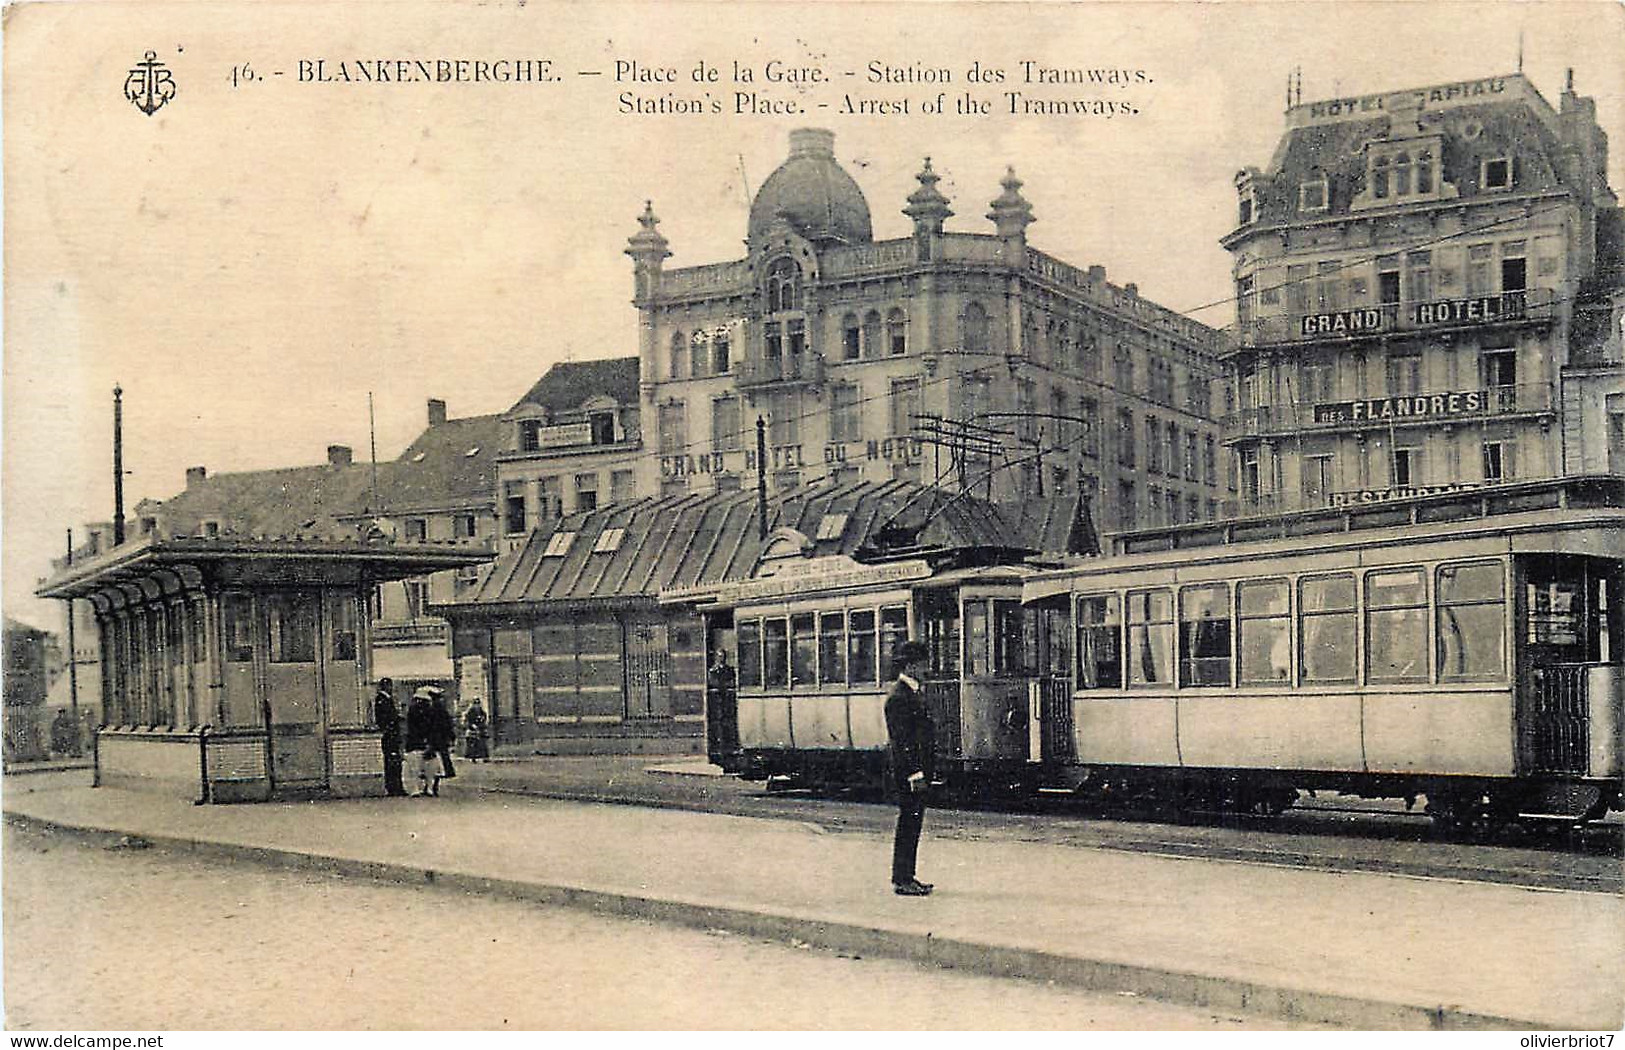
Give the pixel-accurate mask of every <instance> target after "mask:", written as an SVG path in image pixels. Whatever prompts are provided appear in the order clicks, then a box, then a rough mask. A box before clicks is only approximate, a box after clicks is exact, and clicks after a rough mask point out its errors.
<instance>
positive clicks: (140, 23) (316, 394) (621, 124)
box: [0, 0, 1625, 627]
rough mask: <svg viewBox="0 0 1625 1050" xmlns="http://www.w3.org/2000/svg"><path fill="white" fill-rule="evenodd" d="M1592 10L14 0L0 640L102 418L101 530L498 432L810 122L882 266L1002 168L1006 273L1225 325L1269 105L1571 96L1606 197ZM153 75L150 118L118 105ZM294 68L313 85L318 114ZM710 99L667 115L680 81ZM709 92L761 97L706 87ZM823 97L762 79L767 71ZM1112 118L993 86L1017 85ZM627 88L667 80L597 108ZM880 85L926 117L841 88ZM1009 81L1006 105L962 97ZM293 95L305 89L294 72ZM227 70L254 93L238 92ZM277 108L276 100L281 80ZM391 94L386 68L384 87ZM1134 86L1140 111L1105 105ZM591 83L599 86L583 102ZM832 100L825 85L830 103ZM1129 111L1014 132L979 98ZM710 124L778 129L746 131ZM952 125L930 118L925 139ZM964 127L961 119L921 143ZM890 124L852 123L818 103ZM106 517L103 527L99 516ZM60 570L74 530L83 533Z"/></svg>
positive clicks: (1618, 87) (84, 513) (1614, 53)
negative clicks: (1030, 249) (1228, 249)
mask: <svg viewBox="0 0 1625 1050" xmlns="http://www.w3.org/2000/svg"><path fill="white" fill-rule="evenodd" d="M1621 11H1622V9H1621V7H1620V6H1619V5H1618V4H1615V3H1603V2H1583V3H1580V2H1576V3H1555V2H1551V3H1538V2H1537V3H1523V4H1503V3H1494V4H1484V5H1477V4H1467V3H1461V4H1444V3H1428V4H1406V3H1397V2H1392V3H1371V4H1365V3H1303V4H1294V3H1265V4H1252V3H1204V4H1196V3H1169V4H1153V3H1133V2H1120V3H1110V4H1084V3H1079V4H1068V3H1035V4H1014V3H1009V4H1007V3H930V2H918V3H902V4H879V3H851V4H847V3H833V2H830V3H771V4H745V3H732V2H728V3H695V4H674V3H667V4H595V5H586V4H568V5H567V4H556V3H538V2H529V3H523V4H515V3H507V4H503V3H478V4H475V3H470V4H436V5H417V4H411V3H322V4H303V3H301V4H293V3H221V2H213V0H201V2H195V3H185V4H166V3H142V4H139V5H136V4H125V3H40V4H27V3H25V4H16V5H12V6H10V7H7V8H6V9H5V20H4V25H3V30H0V31H3V34H4V192H5V198H4V199H5V205H4V225H5V256H4V282H5V316H4V337H5V342H4V391H3V409H4V414H3V445H0V458H3V481H0V507H3V509H0V530H3V531H0V577H3V583H4V589H3V594H0V607H3V608H4V611H5V613H6V614H7V615H13V616H18V617H21V618H23V619H26V620H29V621H31V622H35V623H38V624H41V625H42V626H47V627H51V626H54V625H56V624H57V623H58V621H59V617H60V613H59V611H58V610H57V609H55V608H53V605H52V603H48V602H43V601H41V600H38V599H35V598H33V597H32V592H33V590H34V588H35V586H36V584H37V581H38V579H39V577H41V576H43V575H45V574H47V573H48V571H49V560H50V559H51V558H52V557H56V556H59V555H60V554H61V552H62V549H63V547H64V545H65V542H66V540H65V530H66V529H68V528H74V529H76V530H81V529H82V526H83V524H84V523H85V522H87V521H96V520H102V521H105V520H108V519H110V518H111V516H112V504H113V497H112V473H111V440H112V439H111V433H112V409H111V391H112V389H113V387H114V385H115V384H119V385H121V386H122V387H123V390H124V404H125V413H124V422H125V427H124V439H125V467H126V470H127V477H126V480H125V496H126V507H127V508H133V507H134V505H135V503H136V501H138V500H140V499H142V498H143V497H153V498H159V499H161V498H164V497H167V496H169V495H172V494H173V493H175V492H177V491H179V490H180V489H181V488H182V487H183V485H184V481H185V478H184V474H185V470H186V468H187V467H190V466H194V465H199V466H206V467H207V468H208V469H209V471H210V472H211V473H221V472H232V471H241V470H254V469H263V468H268V467H277V466H291V465H299V464H312V463H318V462H321V461H322V460H323V459H324V457H325V449H326V447H327V446H328V445H329V444H347V445H350V446H352V447H353V448H354V449H355V450H356V456H357V458H358V459H362V458H365V456H366V455H367V449H368V441H369V430H368V411H367V399H368V394H369V392H370V393H371V394H372V395H373V398H374V402H375V410H376V439H377V448H378V455H379V457H380V459H389V458H393V457H394V456H396V455H397V454H399V452H400V451H401V449H402V448H404V447H405V446H406V444H407V443H409V442H410V441H411V440H412V438H413V437H415V436H416V435H417V434H418V433H419V432H420V431H421V430H422V428H423V426H424V423H425V401H426V400H427V399H428V398H431V397H438V398H443V399H445V400H446V401H447V402H448V405H449V408H450V413H451V415H453V416H466V415H476V414H482V413H489V412H500V411H503V410H504V409H506V408H508V407H509V406H510V405H511V404H513V402H514V401H516V400H517V399H518V398H519V396H520V395H521V394H523V393H524V391H525V390H526V389H527V388H528V387H529V386H530V385H531V384H532V383H533V382H534V381H535V380H536V378H537V377H538V376H540V375H541V374H542V373H543V372H545V371H546V370H547V369H548V368H549V367H550V366H551V365H553V364H555V363H558V362H560V361H565V360H572V359H573V360H583V359H587V358H594V357H608V356H621V355H629V354H633V353H636V350H637V314H636V311H635V310H634V309H633V308H632V306H631V305H630V298H631V293H632V274H631V262H630V260H629V259H627V257H626V256H625V255H624V254H623V249H624V248H625V246H626V239H627V237H629V236H630V235H631V234H633V233H635V232H636V231H637V229H638V226H637V221H636V220H637V216H638V214H639V213H640V212H641V211H642V208H643V202H644V201H645V200H646V199H649V200H652V201H653V203H654V210H655V212H656V214H657V215H658V216H659V217H660V219H661V220H662V221H661V225H660V230H661V232H662V233H663V234H664V235H665V236H666V237H667V238H668V240H669V241H670V242H671V251H672V258H671V259H669V260H668V261H667V265H668V266H687V265H695V264H701V263H706V262H716V261H721V260H725V259H732V258H737V257H739V256H740V255H742V254H743V248H742V245H743V239H744V236H745V221H746V214H747V211H748V203H749V195H750V193H751V192H752V191H753V190H754V189H755V188H756V187H759V186H760V185H761V182H762V180H764V179H765V178H766V177H767V175H768V174H769V173H770V172H771V171H772V170H773V169H774V167H776V166H777V164H778V163H779V162H780V161H782V160H783V158H784V157H785V155H786V152H787V139H788V133H789V131H790V130H791V129H792V128H795V127H801V126H821V127H827V128H830V129H831V130H833V131H834V132H835V135H836V139H835V149H836V155H837V158H838V159H839V160H840V162H841V163H842V164H843V165H844V166H845V167H846V169H847V171H848V172H850V173H851V174H852V176H853V177H854V178H855V179H856V180H857V181H858V183H859V185H860V186H861V187H862V189H863V191H864V193H865V194H866V196H867V198H868V201H869V205H870V209H871V212H872V214H873V220H874V228H875V236H876V238H877V239H884V238H888V237H899V236H906V235H907V233H908V232H909V222H908V220H907V219H906V218H905V217H904V216H903V215H902V213H901V209H902V207H903V206H904V204H905V198H906V197H907V195H908V194H909V193H910V192H911V191H912V190H913V189H914V188H915V186H916V183H915V181H914V174H915V172H917V171H918V170H919V168H920V165H921V161H922V159H923V158H924V157H926V156H927V155H929V156H930V157H931V159H932V165H933V167H934V168H935V169H936V171H937V172H938V173H939V174H941V175H942V176H943V182H942V183H941V185H940V187H939V188H940V189H941V190H942V191H943V192H944V193H946V194H947V195H948V197H949V198H950V199H951V207H952V208H953V209H954V211H955V213H956V215H955V217H954V218H953V219H951V220H949V229H950V230H960V231H967V232H991V230H992V225H991V223H990V222H988V221H987V220H986V218H985V217H984V216H985V213H986V211H987V206H988V203H989V202H990V201H991V200H992V199H993V198H994V197H995V196H997V195H998V194H999V192H1000V189H999V179H1000V178H1001V177H1002V176H1003V174H1004V171H1005V168H1006V166H1007V165H1008V166H1013V167H1014V168H1015V170H1016V173H1017V175H1018V176H1019V177H1020V178H1021V179H1022V180H1023V181H1024V182H1025V186H1024V188H1023V193H1024V194H1025V196H1026V197H1027V199H1028V200H1029V201H1031V203H1032V206H1033V210H1034V213H1035V214H1036V216H1037V219H1038V221H1037V222H1036V223H1035V224H1034V225H1033V226H1032V227H1031V228H1030V229H1029V230H1028V238H1029V243H1030V244H1032V245H1034V246H1035V247H1038V248H1040V249H1043V250H1045V251H1047V252H1050V253H1052V254H1054V255H1057V256H1059V257H1061V258H1063V259H1065V260H1067V261H1069V262H1071V263H1073V264H1075V265H1078V266H1089V265H1092V264H1101V265H1104V266H1105V267H1106V269H1107V274H1108V277H1109V279H1110V280H1111V281H1113V282H1114V283H1117V284H1123V283H1126V282H1130V281H1132V282H1134V283H1136V284H1137V285H1138V286H1139V289H1140V294H1141V295H1143V296H1146V297H1149V298H1151V299H1153V300H1155V301H1157V302H1159V303H1161V304H1163V305H1165V306H1168V307H1171V308H1173V309H1176V310H1180V311H1182V312H1186V313H1189V314H1191V316H1193V317H1195V318H1196V319H1198V320H1201V321H1203V322H1205V323H1208V324H1211V325H1214V326H1220V325H1223V324H1225V323H1227V322H1228V321H1229V320H1230V319H1231V314H1230V311H1229V307H1228V305H1227V304H1226V303H1225V301H1224V300H1225V299H1226V296H1227V295H1228V293H1229V288H1230V279H1229V273H1230V258H1229V256H1228V255H1227V254H1226V253H1225V252H1224V251H1223V250H1222V249H1221V248H1220V247H1219V245H1218V238H1219V237H1220V236H1222V235H1223V234H1224V233H1225V232H1227V231H1228V229H1229V228H1230V226H1231V223H1232V221H1233V219H1234V214H1235V191H1234V188H1233V178H1234V175H1235V173H1236V172H1237V171H1238V170H1239V169H1240V168H1242V167H1245V166H1249V165H1251V166H1257V167H1260V168H1263V167H1266V166H1267V165H1268V162H1269V158H1270V154H1271V152H1272V151H1273V149H1274V147H1275V144H1276V142H1277V140H1278V139H1279V137H1280V134H1281V132H1282V129H1283V122H1282V111H1283V109H1284V103H1285V85H1286V81H1287V76H1288V72H1289V70H1292V69H1295V68H1301V70H1302V85H1303V87H1302V91H1303V99H1304V100H1305V101H1309V100H1313V99H1319V98H1327V97H1334V96H1339V95H1352V94H1363V93H1372V92H1381V91H1389V90H1395V89H1399V88H1404V87H1418V86H1423V85H1428V84H1436V83H1448V82H1451V81H1456V80H1471V79H1477V78H1481V77H1486V76H1492V75H1497V74H1506V73H1511V72H1513V71H1515V70H1516V69H1517V67H1518V61H1519V41H1520V37H1521V39H1522V52H1523V70H1524V72H1525V74H1526V75H1527V76H1529V77H1530V79H1531V80H1532V81H1533V82H1534V84H1535V86H1536V87H1537V88H1538V89H1539V90H1540V91H1541V92H1542V93H1543V94H1544V95H1545V96H1546V98H1547V99H1548V100H1549V101H1551V102H1552V103H1553V104H1554V105H1555V104H1556V102H1557V98H1558V94H1559V92H1560V91H1561V89H1562V85H1563V77H1564V70H1565V69H1566V68H1568V67H1572V68H1573V69H1574V71H1575V80H1576V88H1577V89H1578V90H1579V91H1580V93H1582V94H1586V95H1591V96H1593V97H1595V98H1596V99H1597V103H1598V110H1599V117H1600V121H1601V123H1602V125H1603V127H1604V128H1605V129H1608V130H1609V131H1611V132H1612V133H1613V139H1614V147H1615V148H1614V153H1613V156H1612V157H1611V159H1610V181H1611V182H1612V184H1613V185H1614V186H1615V187H1616V188H1620V187H1625V167H1622V163H1625V101H1622V96H1621V93H1622V90H1625V33H1622V29H1625V16H1622V14H1621ZM147 50H152V51H153V52H154V53H155V55H156V56H157V59H158V60H159V61H161V62H163V63H164V64H165V66H166V67H167V68H168V69H169V71H170V72H171V74H172V76H173V78H174V83H175V87H176V92H175V96H174V98H173V99H171V100H170V101H169V102H168V103H167V104H165V105H164V106H163V107H162V108H161V109H159V110H158V111H157V112H156V113H155V114H153V115H151V116H148V115H146V114H144V113H143V112H141V111H140V110H139V109H137V108H135V107H134V106H133V105H132V104H131V103H130V102H129V101H127V100H126V99H125V98H124V95H123V90H122V89H123V85H124V82H125V78H126V76H127V75H128V73H129V71H130V69H131V68H132V67H133V66H134V64H135V63H137V62H139V61H141V59H142V56H143V53H144V52H145V51H147ZM459 58H463V59H467V60H469V62H470V63H471V64H470V65H469V66H468V67H465V75H467V76H472V74H473V66H472V63H473V62H475V61H487V62H495V61H498V60H502V59H509V60H513V59H520V58H528V59H531V60H533V61H539V60H548V61H549V62H550V66H549V67H548V68H549V71H550V73H551V74H552V75H553V76H554V77H555V78H556V79H553V80H550V81H548V82H546V83H529V84H520V83H512V82H510V83H490V82H482V83H473V82H463V83H456V82H452V83H437V82H428V83H422V82H419V83H399V82H391V83H388V84H382V83H359V82H355V81H354V80H352V82H349V83H346V82H344V81H342V80H338V79H336V78H338V77H339V75H340V74H339V72H338V63H340V62H346V63H348V64H349V65H347V66H346V71H349V72H351V75H352V78H353V77H355V76H356V75H357V73H356V72H355V68H354V64H355V63H356V61H357V60H358V59H365V60H377V59H386V60H389V61H390V63H391V68H394V67H393V63H394V61H395V60H406V61H407V62H408V63H410V62H412V61H413V60H423V61H425V62H427V63H428V64H429V66H430V68H431V69H433V68H437V67H436V66H435V65H434V64H435V63H436V62H437V61H438V60H442V59H444V60H447V61H453V60H456V59H459ZM317 60H320V61H321V62H322V63H323V65H322V70H323V72H324V74H325V75H326V76H327V77H330V78H335V79H334V80H332V81H331V82H322V81H317V80H315V79H314V78H313V77H312V76H311V75H310V74H312V73H313V72H314V69H315V63H316V61H317ZM702 61H703V62H705V63H707V64H708V65H710V66H712V67H715V68H717V69H718V70H719V79H718V81H716V82H714V83H710V82H707V83H696V82H695V81H694V79H693V75H694V70H695V68H696V66H697V64H698V63H700V62H702ZM735 61H737V62H739V63H740V64H741V65H742V66H745V67H748V68H751V69H752V70H753V71H754V72H755V73H756V78H757V79H756V81H755V82H754V83H752V84H747V85H741V84H736V83H732V82H730V81H731V75H732V65H733V63H734V62H735ZM769 61H773V62H775V63H777V64H779V65H780V66H782V67H784V68H788V69H806V68H816V69H818V70H819V71H820V72H821V74H822V76H824V77H825V78H827V80H828V82H826V83H810V84H802V85H799V86H798V85H795V84H789V83H783V82H780V83H766V82H765V81H764V75H765V71H766V65H767V63H768V62H769ZM1024 61H1025V62H1029V63H1034V64H1036V65H1043V66H1047V67H1052V68H1057V69H1080V70H1087V69H1119V70H1126V71H1129V73H1130V77H1129V80H1130V83H1129V84H1127V85H1126V86H1121V87H1118V86H1106V87H1103V88H1100V87H1076V88H1072V87H1056V86H1048V87H1045V86H1033V85H1027V84H1023V83H1019V82H1018V81H1020V80H1021V79H1022V75H1023V68H1024V67H1023V65H1022V63H1023V62H1024ZM617 63H637V64H638V67H639V68H640V69H643V70H648V71H650V72H651V74H652V75H660V73H659V71H663V70H666V69H671V70H674V71H675V76H676V78H677V81H676V83H670V84H667V83H660V82H649V81H632V80H629V79H622V80H620V81H617V76H616V74H617V70H618V69H621V70H622V71H623V72H624V70H625V69H626V68H627V67H625V66H618V65H617ZM871 63H878V64H880V65H881V66H886V67H893V68H901V69H904V70H915V69H926V68H930V69H940V68H946V69H947V70H948V71H949V73H950V74H951V78H952V79H951V82H949V83H946V84H926V83H918V82H916V83H893V84H873V83H870V82H869V77H868V70H869V67H870V65H871ZM973 63H974V64H976V65H977V66H978V67H979V68H981V69H987V68H990V67H991V68H1002V69H1003V70H1005V73H1006V82H1005V83H1004V84H1001V85H986V84H973V83H970V82H968V81H967V79H966V74H967V71H968V70H969V69H970V67H971V66H972V65H973ZM302 64H303V65H302ZM245 66H246V67H247V70H246V71H245V69H244V67H245ZM302 68H303V69H304V70H305V71H306V73H307V76H306V77H305V78H304V79H301V76H300V71H301V69H302ZM413 68H416V67H413ZM1136 71H1144V74H1145V76H1144V78H1143V79H1140V78H1135V77H1134V76H1133V74H1134V73H1135V72H1136ZM592 73H597V74H598V75H596V76H593V75H583V74H592ZM848 73H851V74H852V75H851V76H848V75H847V74H848ZM1012 88H1013V89H1017V90H1020V91H1021V92H1023V94H1024V95H1026V96H1027V97H1034V98H1047V99H1065V98H1088V99H1092V100H1110V101H1113V102H1114V103H1117V104H1118V106H1121V105H1122V104H1123V103H1129V104H1131V105H1132V106H1133V108H1134V109H1135V110H1136V111H1137V112H1135V113H1134V114H1133V115H1119V116H1112V117H1105V116H1065V117H1056V116H1050V115H1030V114H1012V113H1010V112H1009V109H1008V102H1007V99H1006V98H1005V97H1004V96H1003V94H1002V92H1003V91H1004V90H1007V89H1012ZM736 90H745V91H757V92H758V97H759V98H764V99H771V100H773V101H775V102H784V101H789V102H793V103H795V104H798V105H800V106H802V107H804V109H805V112H803V113H799V114H788V115H784V114H761V113H758V114H751V113H736V112H734V108H735V98H734V93H735V91H736ZM624 91H632V92H634V93H635V94H637V95H640V96H643V97H645V98H653V99H658V98H661V97H663V96H665V94H666V93H667V92H668V91H670V92H672V93H673V94H674V95H675V96H680V97H683V98H689V97H695V96H701V95H703V93H704V92H706V91H709V92H711V95H712V97H714V98H715V99H717V100H718V102H719V103H721V104H722V106H723V108H724V110H725V111H724V112H723V113H721V114H702V115H698V116H695V115H661V114H639V113H623V112H621V111H620V110H621V105H620V96H621V93H622V92H624ZM938 91H945V92H946V102H947V105H948V108H949V109H950V112H949V113H948V114H946V115H932V114H927V113H925V112H922V111H921V110H922V103H927V102H934V101H935V99H936V96H937V92H938ZM966 92H971V93H973V94H974V95H976V96H977V97H978V98H979V99H981V100H984V101H988V102H991V103H992V106H991V109H992V112H991V113H988V114H986V115H964V116H962V115H958V114H955V113H953V112H951V110H952V108H953V103H954V101H955V100H956V99H957V98H958V97H959V96H961V95H963V94H964V93H966ZM847 95H851V96H852V97H853V99H854V100H855V101H856V100H859V99H870V100H881V99H883V100H886V101H889V102H894V103H895V102H897V101H900V100H905V99H906V100H908V101H909V103H910V112H909V113H907V114H887V115H877V114H873V113H868V114H862V113H860V114H849V113H845V112H843V111H842V110H843V108H844V106H845V97H846V96H847ZM127 513H129V511H128V509H127ZM79 534H81V535H82V533H79Z"/></svg>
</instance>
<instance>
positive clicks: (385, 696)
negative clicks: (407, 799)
mask: <svg viewBox="0 0 1625 1050" xmlns="http://www.w3.org/2000/svg"><path fill="white" fill-rule="evenodd" d="M372 721H373V724H374V725H376V726H377V727H378V732H379V735H380V737H381V741H382V743H383V746H384V794H386V795H404V794H406V786H405V785H404V784H403V783H402V782H401V760H402V757H403V756H402V753H401V713H400V709H399V708H397V707H396V706H395V683H394V682H391V681H390V680H389V679H387V678H380V679H379V680H378V695H377V696H376V697H374V698H373V701H372Z"/></svg>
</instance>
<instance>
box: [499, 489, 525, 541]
mask: <svg viewBox="0 0 1625 1050" xmlns="http://www.w3.org/2000/svg"><path fill="white" fill-rule="evenodd" d="M502 503H503V522H502V527H503V530H504V531H506V532H508V533H510V534H512V533H516V532H524V531H525V483H524V482H523V481H508V482H504V483H503V485H502Z"/></svg>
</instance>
